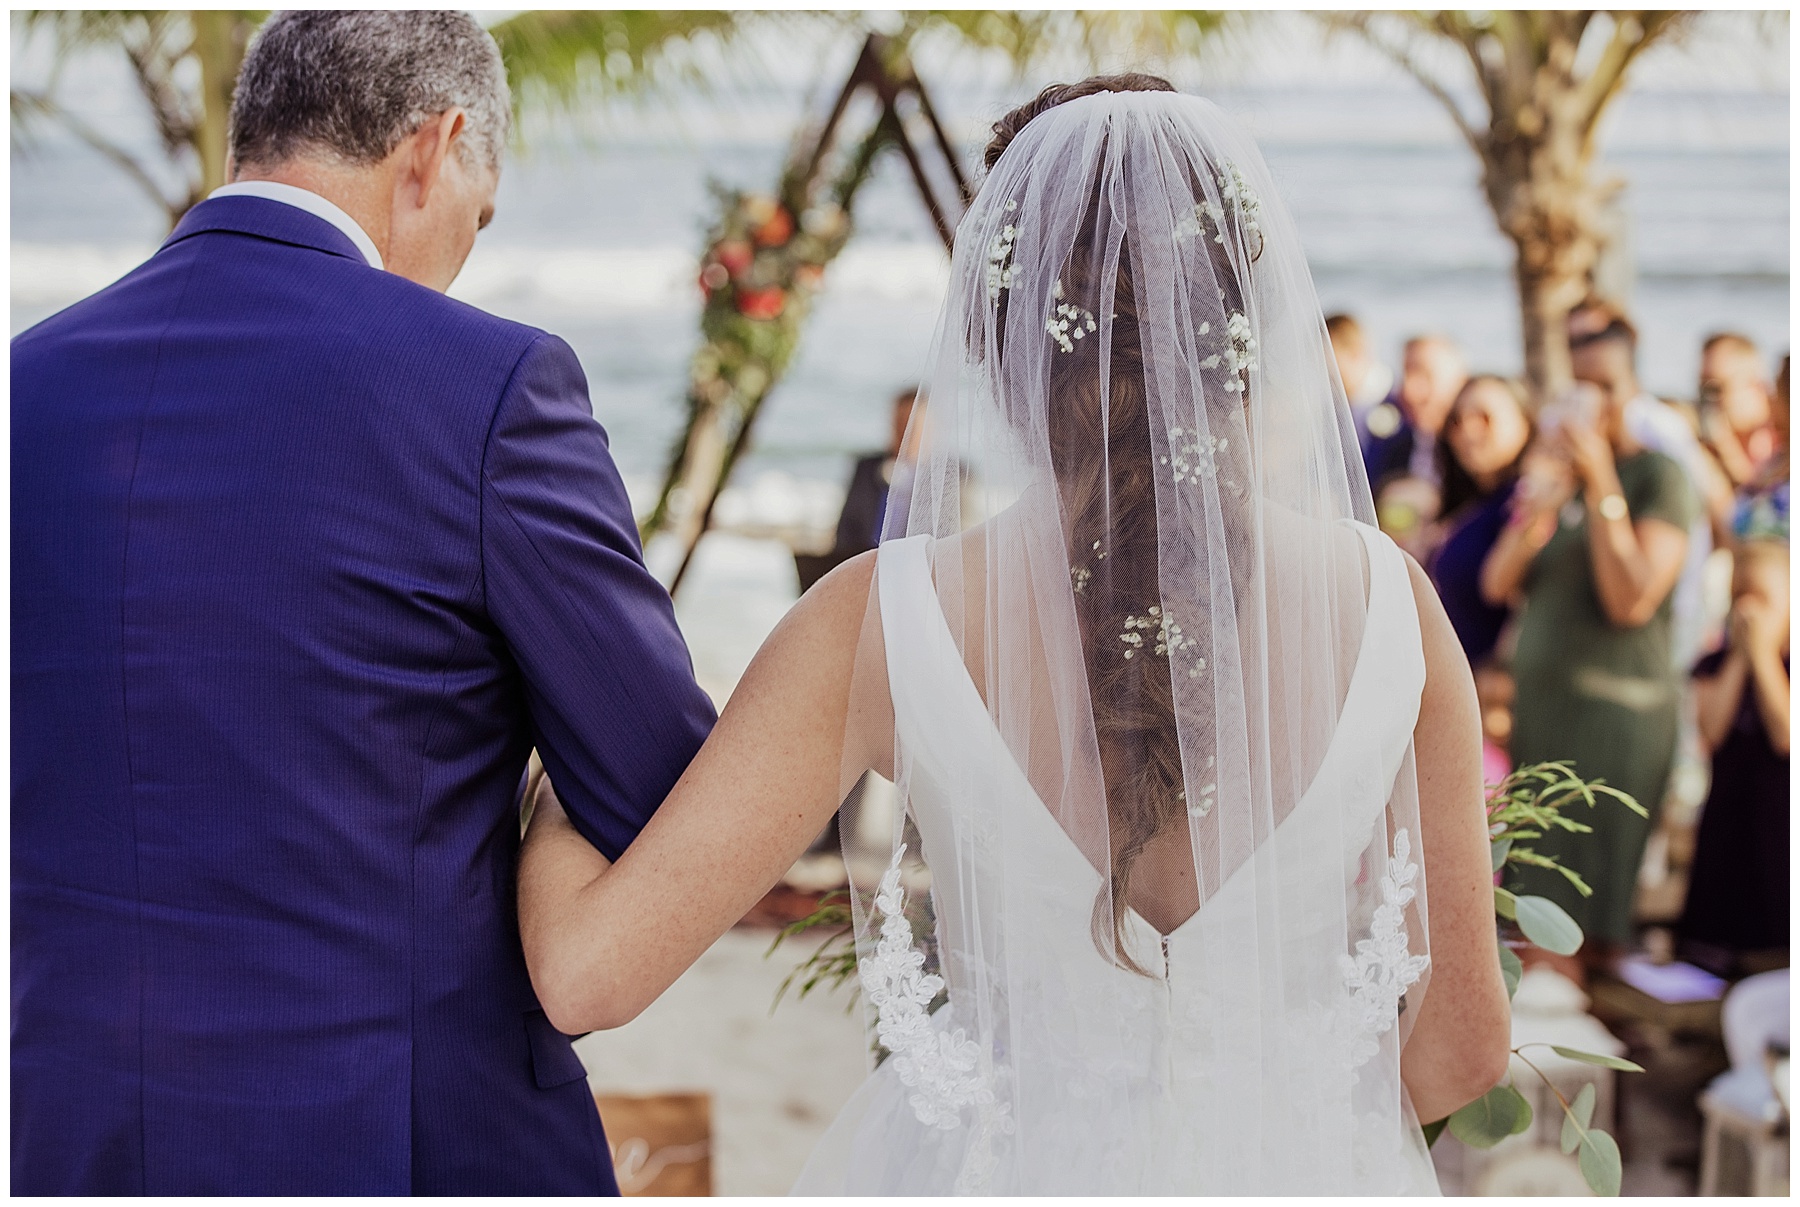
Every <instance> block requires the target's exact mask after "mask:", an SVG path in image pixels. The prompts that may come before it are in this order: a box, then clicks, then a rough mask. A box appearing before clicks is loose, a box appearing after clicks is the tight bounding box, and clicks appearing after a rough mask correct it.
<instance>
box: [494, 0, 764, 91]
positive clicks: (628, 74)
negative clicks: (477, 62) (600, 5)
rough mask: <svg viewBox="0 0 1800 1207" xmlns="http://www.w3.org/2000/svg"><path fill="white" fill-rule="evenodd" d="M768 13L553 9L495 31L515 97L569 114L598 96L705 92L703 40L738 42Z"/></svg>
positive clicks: (518, 18)
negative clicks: (699, 60) (673, 88)
mask: <svg viewBox="0 0 1800 1207" xmlns="http://www.w3.org/2000/svg"><path fill="white" fill-rule="evenodd" d="M764 16H766V14H758V13H754V12H720V11H712V10H699V11H696V10H679V11H657V10H630V9H606V10H597V11H596V10H579V11H576V10H560V9H558V10H551V9H542V10H535V11H531V12H524V13H520V14H519V15H518V16H516V17H509V18H507V19H506V20H504V21H501V22H499V23H498V24H496V25H494V26H493V27H491V28H490V29H489V31H488V32H490V33H492V34H493V35H494V40H495V41H496V42H498V43H499V44H500V54H501V56H502V58H504V59H505V60H506V73H507V78H508V79H509V80H510V81H511V82H512V85H513V90H514V96H515V97H518V98H520V99H521V100H524V99H526V98H530V99H532V100H538V99H543V100H548V101H550V102H551V103H552V104H554V105H556V106H558V107H563V108H569V107H573V106H575V105H576V104H578V103H580V102H581V101H583V100H587V99H591V98H593V97H601V98H604V97H609V96H619V95H624V94H634V93H642V92H645V91H650V90H654V89H656V88H658V87H662V86H667V85H670V84H674V83H684V84H690V85H695V84H698V85H704V84H705V83H706V81H705V79H703V78H701V77H700V75H699V73H698V72H697V70H696V69H695V64H694V61H693V56H692V54H691V53H690V52H691V51H692V49H693V47H694V45H695V44H696V43H698V42H700V41H703V40H707V39H712V40H716V41H719V42H732V41H735V40H738V39H739V38H740V37H741V36H742V35H743V33H744V32H745V31H746V29H748V28H749V27H751V26H753V25H755V24H756V23H757V22H758V21H759V19H761V18H763V17H764Z"/></svg>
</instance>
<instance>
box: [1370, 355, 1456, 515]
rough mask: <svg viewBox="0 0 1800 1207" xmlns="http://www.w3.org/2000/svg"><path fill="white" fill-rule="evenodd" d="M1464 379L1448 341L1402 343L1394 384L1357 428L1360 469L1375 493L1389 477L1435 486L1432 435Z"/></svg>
mask: <svg viewBox="0 0 1800 1207" xmlns="http://www.w3.org/2000/svg"><path fill="white" fill-rule="evenodd" d="M1468 380H1469V370H1468V366H1467V365H1466V364H1465V363H1464V361H1463V356H1462V353H1461V351H1459V350H1458V349H1457V347H1456V345H1455V344H1454V343H1452V342H1451V341H1450V340H1449V338H1448V337H1446V336H1442V335H1419V336H1414V337H1413V338H1412V339H1409V340H1407V341H1406V352H1405V355H1404V356H1403V357H1402V359H1401V370H1400V381H1399V384H1398V385H1396V386H1395V387H1394V391H1393V393H1391V394H1389V395H1388V397H1387V399H1386V400H1385V401H1383V402H1382V403H1381V404H1380V405H1378V406H1376V407H1375V408H1374V409H1373V410H1371V411H1369V413H1368V414H1367V415H1366V416H1365V417H1364V419H1363V423H1362V428H1363V450H1362V452H1363V467H1364V468H1365V469H1366V470H1367V471H1368V475H1369V485H1370V487H1371V488H1372V489H1374V490H1375V491H1376V493H1380V490H1381V483H1382V482H1383V481H1385V480H1386V479H1388V478H1393V477H1402V476H1404V477H1414V478H1418V479H1420V480H1422V481H1425V482H1429V483H1430V484H1431V485H1432V486H1433V487H1435V486H1437V485H1438V484H1439V483H1438V468H1437V439H1438V433H1439V432H1441V431H1443V428H1444V421H1445V420H1446V419H1448V418H1450V409H1451V407H1452V406H1454V405H1455V403H1456V396H1457V394H1459V393H1460V392H1461V391H1462V388H1463V383H1464V382H1466V381H1468Z"/></svg>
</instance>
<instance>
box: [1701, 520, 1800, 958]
mask: <svg viewBox="0 0 1800 1207" xmlns="http://www.w3.org/2000/svg"><path fill="white" fill-rule="evenodd" d="M1731 594H1732V603H1731V621H1730V624H1729V626H1728V628H1727V630H1726V632H1727V637H1726V642H1725V646H1724V648H1723V649H1721V650H1718V651H1717V652H1716V653H1712V654H1708V655H1707V656H1706V657H1705V658H1702V659H1701V660H1700V662H1699V664H1698V665H1697V666H1696V667H1695V668H1694V704H1695V712H1696V714H1697V718H1698V720H1699V724H1700V740H1701V742H1702V743H1704V744H1705V746H1706V748H1707V749H1708V750H1709V751H1710V752H1711V754H1712V789H1711V791H1710V792H1709V793H1708V794H1707V797H1706V805H1705V807H1704V809H1703V810H1702V811H1701V814H1700V833H1699V837H1698V839H1697V844H1696V846H1695V848H1694V862H1693V867H1692V869H1691V871H1690V873H1689V878H1688V898H1687V908H1686V911H1685V912H1684V913H1683V914H1682V918H1681V926H1680V937H1681V944H1682V954H1683V956H1684V957H1685V958H1686V959H1688V960H1690V961H1691V962H1693V963H1695V964H1699V965H1700V966H1702V967H1704V968H1709V969H1711V970H1712V971H1714V972H1717V973H1719V974H1720V975H1721V976H1731V975H1735V974H1736V973H1738V972H1740V971H1743V969H1741V968H1739V967H1738V964H1739V960H1740V957H1741V956H1743V955H1745V954H1747V953H1770V952H1774V951H1778V950H1779V951H1782V952H1785V951H1786V949H1787V945H1788V548H1787V545H1786V544H1785V543H1784V542H1780V541H1770V540H1755V541H1750V542H1748V543H1747V544H1745V545H1744V546H1743V547H1742V548H1741V549H1739V550H1738V552H1737V556H1736V562H1735V565H1734V566H1733V571H1732V585H1731Z"/></svg>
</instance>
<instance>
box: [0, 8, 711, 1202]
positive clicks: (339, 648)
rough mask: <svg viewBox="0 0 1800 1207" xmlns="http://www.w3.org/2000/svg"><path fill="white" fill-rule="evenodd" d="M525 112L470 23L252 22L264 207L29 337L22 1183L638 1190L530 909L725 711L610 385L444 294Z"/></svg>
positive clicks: (17, 826)
mask: <svg viewBox="0 0 1800 1207" xmlns="http://www.w3.org/2000/svg"><path fill="white" fill-rule="evenodd" d="M509 112H510V98H509V97H508V94H507V87H506V76H505V70H504V68H503V67H502V65H501V61H500V55H499V50H498V48H497V47H496V46H495V45H494V42H493V40H492V39H491V38H490V37H489V36H488V35H487V34H486V32H485V31H483V30H482V29H481V27H480V26H479V25H477V24H476V23H475V22H474V21H473V20H472V19H471V18H469V17H468V16H466V15H464V14H460V13H444V12H419V11H406V12H381V11H358V12H325V11H319V12H297V13H284V14H279V15H277V16H275V17H273V18H272V19H271V20H270V21H269V23H268V24H267V25H266V26H265V27H264V28H263V30H262V31H261V33H260V34H259V35H258V37H257V40H256V41H255V42H254V43H253V44H252V46H251V48H250V51H249V55H248V57H247V59H246V61H245V64H244V69H243V73H242V76H241V78H240V80H239V82H238V88H237V94H236V97H235V99H234V103H233V108H232V133H231V144H232V145H231V154H232V163H233V173H234V178H235V183H233V184H232V185H230V186H227V187H226V188H224V189H221V190H219V192H218V193H215V194H214V195H213V196H212V198H210V199H209V200H206V201H203V202H201V203H200V204H199V205H197V206H195V207H194V209H193V210H192V211H191V212H190V213H189V214H188V215H187V216H186V217H185V218H183V219H182V221H181V224H180V225H179V226H177V227H176V229H175V231H174V233H173V234H172V235H170V237H169V239H168V241H167V242H166V243H165V244H164V245H163V247H162V249H161V250H160V251H158V252H157V253H156V255H154V256H153V257H151V259H150V260H149V261H147V262H146V263H145V264H143V265H142V266H141V267H139V268H138V269H136V270H135V271H133V272H132V273H130V274H129V275H128V276H126V277H125V278H123V279H122V280H120V281H119V282H117V283H116V284H114V285H112V286H110V287H108V288H107V289H105V290H103V291H101V292H100V293H98V294H96V295H95V296H93V297H91V298H88V299H87V300H86V301H83V302H80V303H78V304H76V305H75V306H72V307H70V308H69V309H68V310H65V311H63V312H62V313H60V314H58V315H56V316H54V317H52V318H50V319H48V320H46V321H45V322H43V323H41V324H39V325H38V326H36V327H34V328H32V329H31V330H29V331H27V332H25V333H24V334H22V335H20V336H19V337H18V338H17V339H15V340H14V341H13V360H12V414H13V430H12V435H13V454H14V455H13V464H12V468H13V496H12V516H13V528H12V587H13V613H12V625H13V627H12V641H13V644H12V671H13V687H12V691H13V695H12V715H13V731H12V739H13V745H12V756H13V763H12V766H13V812H12V1023H13V1040H12V1136H13V1148H12V1188H13V1190H14V1191H15V1192H16V1193H21V1194H287V1195H302V1194H304V1195H312V1194H406V1193H414V1194H601V1193H616V1192H617V1187H616V1184H615V1182H614V1180H613V1174H612V1164H611V1160H610V1153H609V1150H608V1145H607V1142H606V1137H605V1135H604V1133H603V1132H602V1130H601V1126H600V1120H599V1117H598V1116H597V1115H596V1113H595V1109H594V1101H593V1098H592V1096H591V1095H590V1094H589V1091H588V1087H587V1082H586V1078H585V1074H584V1071H583V1069H582V1065H581V1062H580V1060H579V1059H577V1057H576V1056H575V1054H574V1052H573V1050H572V1049H571V1048H570V1046H569V1040H568V1037H566V1036H564V1035H561V1034H559V1033H558V1032H557V1031H556V1030H555V1029H554V1028H552V1027H551V1026H550V1024H549V1022H548V1021H547V1020H546V1019H545V1017H544V1014H543V1011H542V1010H540V1009H539V1008H538V1003H537V999H536V997H535V996H534V994H533V993H532V988H531V983H530V980H529V978H528V976H527V974H526V969H525V963H524V958H523V955H522V953H521V950H520V943H519V937H518V932H517V925H516V920H515V905H514V863H515V859H516V854H517V850H518V844H519V814H518V810H517V807H516V802H517V792H518V788H519V784H520V779H521V776H522V773H523V772H524V769H525V765H526V758H527V755H528V754H529V752H530V751H531V749H532V748H533V746H535V747H536V748H537V749H538V750H539V751H540V752H541V753H542V755H543V760H544V762H545V764H546V765H547V766H548V768H549V770H550V773H551V775H552V776H553V778H554V780H555V783H556V788H557V792H558V794H559V795H560V797H561V798H562V800H563V802H564V803H565V805H566V806H567V808H568V810H569V812H570V815H571V816H572V817H573V818H574V819H575V824H576V825H577V826H578V827H579V828H580V829H581V831H582V832H583V834H584V835H585V836H586V837H587V838H588V840H589V841H591V842H593V843H594V845H595V846H596V847H598V848H599V849H600V850H601V851H603V852H604V853H605V854H606V855H607V856H609V857H614V858H616V857H617V856H618V854H619V853H620V851H621V850H623V849H624V847H625V846H626V845H627V844H628V843H630V842H631V840H632V838H633V837H634V836H635V835H636V834H637V832H638V830H639V829H641V828H642V827H643V825H644V824H645V822H646V821H647V820H648V819H649V817H650V815H651V813H652V812H653V811H654V810H655V809H656V807H657V806H658V805H659V804H660V803H661V801H662V799H663V797H664V795H665V794H666V793H667V791H668V790H669V788H670V787H671V786H672V784H673V783H674V781H675V779H676V777H677V776H679V775H680V773H681V771H682V770H683V769H684V768H685V766H686V765H687V763H688V762H689V760H690V759H691V758H692V756H693V755H694V753H695V751H696V750H697V749H698V748H699V745H700V743H701V741H702V740H703V739H704V738H705V736H706V733H707V731H708V729H709V727H710V726H711V724H712V722H713V710H712V706H711V704H710V703H709V702H708V700H707V698H706V696H705V695H704V694H703V693H702V692H701V691H700V689H699V687H698V686H696V685H695V683H694V679H693V670H692V666H691V664H690V661H689V658H688V654H687V649H686V646H685V645H684V644H683V642H682V638H681V634H680V633H679V632H678V631H677V629H676V627H675V618H674V613H673V610H672V608H671V607H670V604H669V598H668V595H667V593H666V592H664V590H663V589H662V587H661V586H659V585H658V584H657V582H656V580H655V579H653V578H652V577H651V576H650V574H649V573H648V572H647V571H646V570H645V569H644V565H643V561H642V555H641V553H640V550H639V547H638V539H637V529H636V525H635V524H634V523H633V520H632V515H631V509H630V506H629V503H628V501H627V499H626V495H625V491H624V489H623V487H622V485H621V484H620V481H619V476H618V473H617V472H616V470H615V469H614V467H613V463H612V460H611V458H610V456H609V454H608V451H607V443H606V435H605V433H604V432H603V431H602V430H601V429H600V427H599V425H598V424H596V423H595V422H594V418H593V415H592V412H591V408H590V404H589V401H588V395H587V385H586V382H585V380H584V379H583V376H582V372H581V366H580V365H579V364H578V363H577V361H576V359H575V356H574V354H573V353H572V352H571V351H570V349H569V347H568V345H566V344H564V343H563V342H562V341H561V340H559V339H557V338H556V337H554V336H551V335H547V334H545V333H544V332H542V331H537V330H534V329H532V328H529V327H523V326H520V325H518V324H516V323H510V322H506V321H504V320H501V319H498V318H495V317H493V316H492V315H488V314H485V313H483V312H481V311H479V310H476V309H474V308H472V307H469V306H465V305H462V304H460V303H458V302H454V301H451V300H449V299H448V298H446V297H445V296H444V295H443V293H442V291H443V290H444V289H445V288H447V287H448V286H449V284H450V282H451V281H452V280H453V279H454V278H455V277H456V274H457V273H458V271H459V270H460V269H461V267H462V264H463V261H464V259H465V258H466V257H467V256H468V253H469V250H470V248H471V247H472V246H473V244H474V240H475V236H476V231H477V230H478V229H479V228H480V227H481V226H483V225H485V224H486V222H487V221H488V218H489V217H490V215H491V214H492V210H493V198H494V191H495V186H496V183H497V181H498V172H499V166H500V156H501V151H502V148H503V146H504V143H505V139H506V134H507V124H508V120H509V118H508V115H509Z"/></svg>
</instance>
